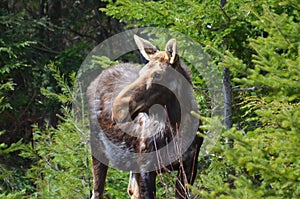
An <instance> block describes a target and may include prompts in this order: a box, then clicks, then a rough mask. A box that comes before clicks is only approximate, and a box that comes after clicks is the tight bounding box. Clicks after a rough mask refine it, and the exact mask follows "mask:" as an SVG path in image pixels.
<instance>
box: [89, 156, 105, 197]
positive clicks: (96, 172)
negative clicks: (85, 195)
mask: <svg viewBox="0 0 300 199" xmlns="http://www.w3.org/2000/svg"><path fill="white" fill-rule="evenodd" d="M92 162H93V180H94V186H93V195H92V197H91V199H102V198H103V193H104V186H105V179H106V174H107V169H108V166H107V165H106V164H103V163H102V162H100V161H99V160H98V159H97V158H95V157H94V156H92Z"/></svg>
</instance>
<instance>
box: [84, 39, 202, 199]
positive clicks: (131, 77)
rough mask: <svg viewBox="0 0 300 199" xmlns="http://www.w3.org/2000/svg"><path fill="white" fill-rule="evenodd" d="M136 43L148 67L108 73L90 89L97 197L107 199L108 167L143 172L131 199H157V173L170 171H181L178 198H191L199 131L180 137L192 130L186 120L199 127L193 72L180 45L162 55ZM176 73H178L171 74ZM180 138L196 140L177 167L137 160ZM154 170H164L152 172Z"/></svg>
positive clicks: (134, 180) (134, 176)
mask: <svg viewBox="0 0 300 199" xmlns="http://www.w3.org/2000/svg"><path fill="white" fill-rule="evenodd" d="M135 39H136V43H137V45H138V47H139V49H140V51H141V53H142V54H143V55H144V56H145V58H146V59H149V63H148V64H147V65H145V66H144V67H142V68H141V67H139V66H136V65H132V64H119V65H116V66H114V67H111V68H108V69H106V70H104V71H103V72H102V73H101V74H100V75H99V76H98V77H97V78H96V79H95V80H94V81H93V82H92V83H91V85H90V86H89V88H88V99H89V105H90V126H91V127H90V128H91V138H92V140H91V145H92V150H94V151H92V153H93V175H94V176H93V177H94V190H93V198H103V192H104V183H105V178H106V173H107V165H108V162H111V163H112V164H113V165H114V166H115V167H117V168H122V169H124V170H128V171H130V170H132V168H140V170H139V171H140V173H136V171H135V172H133V173H131V175H130V182H129V186H128V193H129V195H130V196H131V198H132V199H133V198H139V199H144V198H147V199H148V198H149V199H153V198H155V197H156V195H155V192H156V188H155V178H156V174H157V172H163V171H170V170H178V180H177V182H176V194H175V197H176V198H186V197H188V191H187V189H186V184H187V183H190V184H192V183H193V181H194V179H195V175H196V168H197V156H198V153H199V149H200V146H201V143H202V139H200V138H198V137H197V136H196V135H195V133H196V132H180V131H184V130H185V129H188V128H187V127H184V126H183V127H182V125H183V124H181V121H185V122H187V123H188V124H192V125H193V126H194V127H196V129H197V127H198V121H197V120H195V119H194V118H192V117H191V115H190V111H191V110H196V109H197V105H196V101H195V99H194V97H193V93H192V87H191V76H190V71H189V70H188V68H187V67H186V66H185V65H184V64H183V63H182V62H181V61H180V60H179V57H178V55H177V44H176V40H174V39H172V40H170V41H169V42H168V44H167V45H166V51H162V52H161V51H158V50H157V49H156V47H154V46H152V44H151V43H150V42H148V41H146V40H143V39H141V38H139V37H135ZM174 70H175V71H177V72H176V73H174V72H172V71H174ZM176 74H179V76H177V75H176ZM180 75H182V76H183V77H184V78H185V80H186V81H187V82H189V83H188V86H186V85H184V84H183V82H182V80H181V79H180ZM160 84H162V85H165V86H161V85H160ZM166 86H167V87H166ZM170 88H172V89H173V90H172V89H171V90H170ZM177 97H179V98H180V99H182V100H183V101H184V102H185V104H184V106H182V105H181V106H180V102H179V101H178V100H177ZM155 104H159V105H161V107H164V109H163V110H161V112H162V113H166V115H167V119H168V120H167V121H166V120H163V119H161V118H160V117H159V116H156V115H151V113H150V112H149V111H150V110H151V109H150V108H151V107H152V106H153V105H155ZM180 127H182V128H181V130H180ZM193 129H195V128H193ZM178 131H179V132H178ZM193 131H195V130H193ZM128 132H130V134H128ZM178 133H180V135H182V136H187V137H191V138H194V140H193V142H192V143H191V146H189V147H188V149H187V151H186V152H185V153H183V155H182V156H181V157H180V159H179V160H178V161H176V162H174V163H172V165H159V164H160V162H159V161H158V160H156V159H147V158H146V159H145V158H143V156H139V155H138V154H147V153H150V152H153V151H156V150H159V149H161V148H163V147H165V146H166V145H167V144H168V143H169V142H170V141H172V139H173V137H174V136H175V135H176V134H178ZM132 135H134V136H132ZM122 151H125V152H124V153H123V152H122ZM127 152H128V153H127ZM130 152H132V153H135V154H137V158H136V160H134V161H130V162H128V161H127V160H128V159H130V157H129V155H130V154H131V153H130ZM163 155H164V154H163ZM95 156H97V157H95ZM151 165H152V166H153V165H156V166H157V168H160V169H156V171H148V168H150V167H151Z"/></svg>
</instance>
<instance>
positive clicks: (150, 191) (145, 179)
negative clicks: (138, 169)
mask: <svg viewBox="0 0 300 199" xmlns="http://www.w3.org/2000/svg"><path fill="white" fill-rule="evenodd" d="M155 179H156V172H145V173H132V172H130V180H129V185H128V190H127V191H128V194H129V195H130V199H155V198H156V186H155Z"/></svg>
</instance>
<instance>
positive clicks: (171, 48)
mask: <svg viewBox="0 0 300 199" xmlns="http://www.w3.org/2000/svg"><path fill="white" fill-rule="evenodd" d="M165 51H167V52H170V53H171V59H170V64H174V62H175V58H176V56H177V53H178V52H177V42H176V39H170V40H169V41H168V43H167V45H166V48H165Z"/></svg>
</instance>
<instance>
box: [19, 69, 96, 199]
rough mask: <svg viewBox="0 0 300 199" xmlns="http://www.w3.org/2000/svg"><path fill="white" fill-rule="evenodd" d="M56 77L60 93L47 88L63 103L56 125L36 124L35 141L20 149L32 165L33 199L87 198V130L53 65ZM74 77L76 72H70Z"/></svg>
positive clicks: (89, 187) (88, 193)
mask: <svg viewBox="0 0 300 199" xmlns="http://www.w3.org/2000/svg"><path fill="white" fill-rule="evenodd" d="M51 70H52V73H53V77H54V78H55V79H56V80H57V82H58V85H59V87H60V88H61V94H57V93H53V92H51V91H47V92H46V91H45V89H43V92H45V96H46V97H50V98H53V97H54V98H55V99H56V100H59V101H60V102H61V103H62V104H64V105H63V107H62V109H61V115H58V117H60V119H61V122H60V123H59V124H58V125H57V127H49V126H48V125H47V124H46V125H45V126H43V127H39V126H37V125H35V126H34V127H33V132H34V133H33V143H29V144H27V145H25V146H23V147H22V148H21V154H20V155H21V156H22V157H24V158H28V159H31V160H32V161H33V164H32V165H31V167H30V169H29V170H28V171H27V174H26V176H27V178H29V179H31V181H32V182H33V183H34V185H35V189H34V192H33V193H32V197H33V198H35V197H36V198H62V197H63V198H82V197H85V198H88V197H89V195H90V191H91V184H92V182H91V162H90V151H89V148H88V144H87V143H88V137H87V132H88V131H87V129H85V128H84V125H82V123H80V122H78V121H77V120H76V117H75V115H74V112H73V111H72V110H71V109H70V108H69V106H68V105H69V104H71V103H72V100H73V96H72V93H73V92H72V90H71V88H70V87H69V86H68V85H67V83H66V81H65V78H64V77H63V75H61V74H60V71H59V70H58V69H57V67H55V66H54V65H51ZM71 79H74V75H71Z"/></svg>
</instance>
